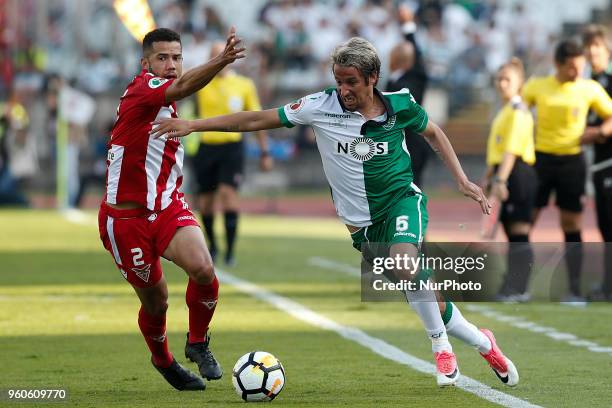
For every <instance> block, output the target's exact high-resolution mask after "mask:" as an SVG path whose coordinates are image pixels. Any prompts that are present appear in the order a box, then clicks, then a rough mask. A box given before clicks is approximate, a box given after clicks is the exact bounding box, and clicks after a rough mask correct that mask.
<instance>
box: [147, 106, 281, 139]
mask: <svg viewBox="0 0 612 408" xmlns="http://www.w3.org/2000/svg"><path fill="white" fill-rule="evenodd" d="M282 126H283V125H282V123H281V120H280V117H279V116H278V111H277V110H276V109H267V110H264V111H245V112H237V113H232V114H231V115H223V116H216V117H214V118H209V119H195V120H184V119H162V120H156V121H155V122H153V127H152V128H151V131H150V132H149V133H150V134H151V135H153V137H155V138H159V137H161V136H164V135H166V134H167V137H182V136H187V135H188V134H190V133H191V132H210V131H217V132H254V131H257V130H265V129H276V128H279V127H282Z"/></svg>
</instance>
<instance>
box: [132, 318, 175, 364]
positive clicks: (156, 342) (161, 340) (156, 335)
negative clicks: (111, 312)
mask: <svg viewBox="0 0 612 408" xmlns="http://www.w3.org/2000/svg"><path fill="white" fill-rule="evenodd" d="M138 326H139V327H140V331H141V333H142V335H143V336H144V338H145V341H146V342H147V346H149V350H151V354H152V355H153V363H154V364H155V365H156V366H158V367H163V368H165V367H169V366H170V364H172V360H173V357H172V354H170V352H169V351H168V339H167V337H166V315H165V314H164V315H163V316H155V315H150V314H148V313H147V312H146V311H145V310H144V308H143V307H142V306H141V307H140V311H139V312H138Z"/></svg>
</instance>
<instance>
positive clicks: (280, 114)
mask: <svg viewBox="0 0 612 408" xmlns="http://www.w3.org/2000/svg"><path fill="white" fill-rule="evenodd" d="M277 110H278V117H279V118H280V121H281V123H282V124H283V126H284V127H288V128H292V127H294V126H295V125H294V124H293V123H291V122H289V119H288V118H287V115H286V114H285V107H284V106H281V107H280V108H278V109H277Z"/></svg>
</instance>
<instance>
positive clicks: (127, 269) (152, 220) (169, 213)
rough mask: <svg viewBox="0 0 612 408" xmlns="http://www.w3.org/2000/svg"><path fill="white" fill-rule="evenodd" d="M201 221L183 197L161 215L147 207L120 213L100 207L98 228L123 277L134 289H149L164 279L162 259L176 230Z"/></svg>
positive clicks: (113, 209)
mask: <svg viewBox="0 0 612 408" xmlns="http://www.w3.org/2000/svg"><path fill="white" fill-rule="evenodd" d="M188 225H194V226H197V227H199V224H198V221H197V220H196V218H195V216H194V215H193V213H192V212H191V210H189V206H188V205H187V203H186V202H185V201H184V199H183V195H182V194H176V195H175V198H174V200H172V203H171V204H170V205H169V206H168V207H166V209H164V210H162V211H160V212H152V211H150V210H147V209H144V208H138V209H134V210H118V209H115V208H112V207H110V206H108V205H107V204H106V203H105V202H103V203H102V204H101V205H100V211H99V213H98V227H99V229H100V239H101V240H102V243H103V244H104V248H106V249H107V250H108V252H110V254H111V255H112V256H113V258H114V260H115V263H116V264H117V267H118V268H119V270H120V271H121V274H122V275H123V277H124V278H125V279H126V280H127V281H128V282H129V283H130V284H132V285H133V286H136V287H139V288H148V287H151V286H153V285H155V284H156V283H157V282H159V280H160V279H161V277H162V268H161V263H160V257H161V255H162V254H163V253H164V251H165V250H166V248H167V247H168V244H169V243H170V240H171V239H172V237H173V236H174V233H175V232H176V230H177V229H178V228H180V227H185V226H188Z"/></svg>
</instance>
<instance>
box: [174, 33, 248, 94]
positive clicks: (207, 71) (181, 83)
mask: <svg viewBox="0 0 612 408" xmlns="http://www.w3.org/2000/svg"><path fill="white" fill-rule="evenodd" d="M241 41H242V40H241V39H240V38H238V37H236V29H235V28H234V27H232V28H231V29H230V32H229V34H228V36H227V42H226V44H225V49H224V50H223V52H221V54H219V55H217V56H216V57H214V58H213V59H211V60H210V61H208V62H207V63H206V64H203V65H199V66H197V67H195V68H193V69H190V70H189V71H187V72H185V73H184V74H183V75H181V76H180V77H179V78H178V79H177V80H176V81H174V82H173V83H172V84H171V85H170V86H169V87H168V88H167V89H166V102H172V101H178V100H181V99H183V98H185V97H187V96H189V95H192V94H194V93H195V92H197V91H198V90H200V89H202V88H203V87H204V86H206V84H208V83H209V82H210V81H211V80H212V79H213V78H214V77H215V75H217V74H218V73H219V71H221V70H222V69H223V68H224V67H225V66H226V65H228V64H231V63H232V62H234V61H236V60H237V59H240V58H244V56H245V55H244V50H245V48H237V45H238V44H239V43H240V42H241Z"/></svg>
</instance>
